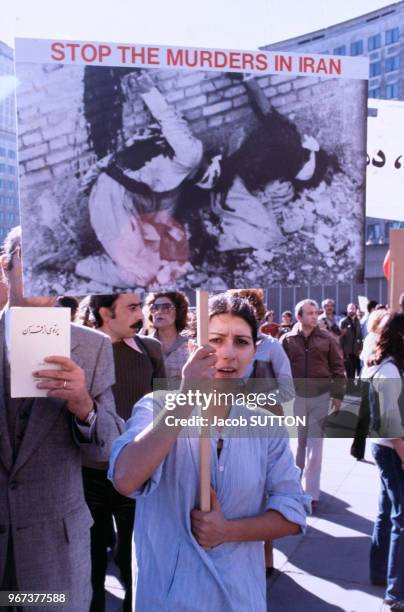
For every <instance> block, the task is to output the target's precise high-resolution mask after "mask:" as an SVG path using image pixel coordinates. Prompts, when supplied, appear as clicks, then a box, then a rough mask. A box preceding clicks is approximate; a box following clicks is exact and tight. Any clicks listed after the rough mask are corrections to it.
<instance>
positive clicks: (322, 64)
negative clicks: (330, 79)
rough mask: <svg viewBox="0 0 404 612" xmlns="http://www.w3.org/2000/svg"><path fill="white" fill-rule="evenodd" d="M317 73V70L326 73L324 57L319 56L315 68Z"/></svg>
mask: <svg viewBox="0 0 404 612" xmlns="http://www.w3.org/2000/svg"><path fill="white" fill-rule="evenodd" d="M316 72H317V74H318V73H319V72H324V74H328V68H327V64H326V61H325V59H324V58H323V57H322V58H320V60H319V62H318V64H317V70H316Z"/></svg>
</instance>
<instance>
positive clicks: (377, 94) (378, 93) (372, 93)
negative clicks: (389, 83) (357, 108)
mask: <svg viewBox="0 0 404 612" xmlns="http://www.w3.org/2000/svg"><path fill="white" fill-rule="evenodd" d="M368 97H369V98H381V97H382V88H381V87H374V88H373V89H369V92H368Z"/></svg>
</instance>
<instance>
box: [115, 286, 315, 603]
mask: <svg viewBox="0 0 404 612" xmlns="http://www.w3.org/2000/svg"><path fill="white" fill-rule="evenodd" d="M256 337H257V324H256V320H255V316H254V312H253V310H252V308H251V306H250V305H249V304H248V303H247V302H246V301H245V300H242V299H240V298H237V297H234V296H231V295H229V294H222V295H218V296H215V297H214V298H213V299H212V300H211V301H210V305H209V343H210V344H209V345H204V346H200V347H195V350H194V351H193V353H192V354H191V356H190V358H189V360H188V362H187V363H186V365H185V366H184V368H183V382H182V385H183V386H182V388H183V389H184V390H186V389H189V390H191V391H192V381H194V380H195V379H198V380H205V381H206V385H207V388H208V389H209V390H210V391H211V392H213V391H215V390H220V389H223V388H225V387H227V383H233V384H234V385H235V386H237V381H238V380H239V379H241V378H242V377H243V376H244V374H245V370H246V367H247V365H248V364H249V363H250V362H251V360H252V358H253V356H254V350H255V343H256ZM222 395H223V394H222ZM166 400H167V394H165V395H164V396H162V397H161V398H156V397H154V398H152V397H151V396H147V397H145V398H143V399H142V400H141V401H140V402H138V404H137V405H136V406H135V409H134V416H133V417H132V419H131V420H130V421H129V422H128V423H127V431H126V432H125V434H124V435H123V436H122V437H121V438H120V439H119V441H118V442H117V444H116V445H115V447H114V449H113V452H112V455H111V467H110V475H111V478H113V482H114V485H115V486H116V487H117V489H118V490H119V491H120V492H121V493H122V494H125V495H132V496H134V497H136V498H137V499H138V501H137V516H136V524H135V542H136V563H135V565H134V571H135V576H136V577H135V583H136V587H135V589H136V609H139V610H148V611H150V612H157V611H160V610H165V609H168V608H169V609H172V610H190V609H192V610H195V611H196V610H199V611H202V610H206V606H207V602H209V604H208V607H209V608H210V609H212V610H226V611H228V612H230V611H232V610H239V611H240V612H242V611H245V612H247V611H248V612H250V611H251V610H254V611H255V612H264V611H266V610H267V603H266V588H265V573H264V550H263V545H262V542H263V541H264V540H268V539H274V538H278V537H283V536H285V535H289V534H293V533H297V532H298V531H299V530H300V529H301V528H303V527H304V524H305V514H306V507H307V500H306V498H305V496H304V495H303V493H302V490H301V486H300V483H299V477H298V472H297V469H296V467H295V466H294V462H293V457H292V455H291V452H290V449H289V440H288V437H287V435H285V434H286V432H285V431H283V430H282V429H279V428H278V427H275V428H271V427H268V428H264V431H263V435H260V436H257V435H256V434H255V436H254V439H253V440H252V435H253V432H252V429H251V428H250V424H251V418H252V415H254V414H265V415H268V413H267V412H265V411H262V410H260V409H257V410H256V411H252V410H248V409H247V408H245V407H244V406H240V405H239V406H237V405H235V404H233V405H232V407H231V409H230V406H229V405H224V404H223V403H218V402H212V404H211V405H210V408H209V410H208V412H207V415H208V416H207V418H208V419H210V423H211V435H210V445H211V457H210V458H211V483H212V489H211V503H212V509H211V511H210V512H200V511H199V510H196V507H197V506H198V505H199V458H198V457H199V438H198V437H197V436H196V435H195V433H192V428H191V426H185V427H181V426H180V424H179V425H178V426H174V427H171V426H168V424H167V422H166V418H167V417H168V416H169V415H172V416H174V417H176V418H177V417H181V418H188V417H189V416H190V415H191V414H192V415H197V414H198V408H195V407H194V406H192V405H191V404H187V405H186V406H182V405H176V406H175V408H174V410H169V409H168V408H167V407H166ZM229 409H230V412H229ZM157 412H159V413H160V414H159V416H158V417H156V414H157ZM153 415H154V417H153ZM227 415H229V416H230V417H231V418H236V416H237V417H238V418H240V417H241V416H244V417H245V419H246V421H247V425H246V426H245V427H242V428H241V430H242V431H241V430H240V429H238V428H236V431H237V432H238V433H237V434H236V436H234V435H233V436H232V435H231V431H229V429H228V427H227V428H226V429H222V427H221V425H220V424H217V425H216V426H214V425H213V424H212V418H215V417H216V418H224V417H226V416H227ZM153 419H154V421H153ZM152 424H153V426H151V425H152ZM230 430H231V427H230ZM193 431H194V432H195V429H194V430H193ZM179 434H181V435H179ZM150 525H152V526H153V528H152V529H150ZM230 560H231V564H230V565H229V562H230ZM136 571H137V574H136Z"/></svg>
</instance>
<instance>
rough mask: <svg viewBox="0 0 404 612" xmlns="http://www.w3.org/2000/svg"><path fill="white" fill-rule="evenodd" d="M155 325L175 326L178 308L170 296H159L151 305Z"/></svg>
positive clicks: (160, 326) (163, 326) (157, 327)
mask: <svg viewBox="0 0 404 612" xmlns="http://www.w3.org/2000/svg"><path fill="white" fill-rule="evenodd" d="M150 312H151V315H152V320H153V325H154V327H155V328H156V329H163V328H167V327H171V326H175V319H176V316H177V313H176V309H175V306H174V304H173V303H172V301H171V300H170V299H169V298H168V297H159V298H157V299H156V301H155V302H154V303H153V304H152V305H151V306H150Z"/></svg>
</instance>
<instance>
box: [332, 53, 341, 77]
mask: <svg viewBox="0 0 404 612" xmlns="http://www.w3.org/2000/svg"><path fill="white" fill-rule="evenodd" d="M341 71H342V66H341V60H340V59H334V58H332V57H331V58H330V73H331V74H334V73H336V74H341Z"/></svg>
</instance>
